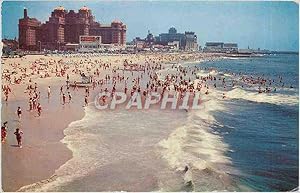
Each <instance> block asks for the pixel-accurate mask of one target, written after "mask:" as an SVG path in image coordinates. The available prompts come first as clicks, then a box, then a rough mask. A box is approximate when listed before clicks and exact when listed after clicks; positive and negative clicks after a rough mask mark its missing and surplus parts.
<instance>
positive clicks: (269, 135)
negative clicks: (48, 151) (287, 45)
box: [21, 55, 299, 191]
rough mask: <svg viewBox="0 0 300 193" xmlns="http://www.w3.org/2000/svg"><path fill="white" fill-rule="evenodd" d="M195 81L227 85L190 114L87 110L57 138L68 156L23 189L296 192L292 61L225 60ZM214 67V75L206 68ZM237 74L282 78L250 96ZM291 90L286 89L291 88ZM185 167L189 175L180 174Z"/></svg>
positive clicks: (296, 98)
mask: <svg viewBox="0 0 300 193" xmlns="http://www.w3.org/2000/svg"><path fill="white" fill-rule="evenodd" d="M189 65H196V66H199V67H201V68H202V70H200V71H199V72H198V74H199V75H207V74H209V73H210V74H213V75H215V76H217V77H226V79H227V80H229V81H231V80H235V81H236V82H237V84H236V85H235V86H234V87H233V88H231V89H230V90H227V91H226V99H222V94H223V92H225V91H224V89H222V88H218V89H217V90H216V91H213V92H211V93H210V94H209V95H208V96H202V99H203V101H205V102H204V103H202V105H201V108H200V109H199V110H193V111H188V112H185V111H182V110H176V111H174V110H173V111H172V110H163V111H162V110H157V109H150V110H143V111H134V110H130V111H128V110H124V109H119V110H114V111H111V110H106V111H99V110H97V109H95V108H94V107H93V105H92V104H91V105H90V106H89V107H86V108H85V116H84V118H83V119H82V120H78V121H75V122H73V123H71V124H70V125H69V126H68V128H67V129H65V131H64V133H65V135H66V137H65V138H64V139H63V140H62V142H63V143H65V144H66V145H67V146H68V148H70V149H71V150H72V152H73V158H72V159H71V160H69V161H68V162H66V163H65V164H64V165H62V166H61V167H60V168H59V169H58V170H56V171H55V175H54V176H53V177H52V178H51V179H49V180H48V181H47V182H43V183H36V184H32V185H29V186H26V187H23V188H21V190H23V191H24V190H26V191H122V190H123V191H215V190H218V191H287V190H292V189H293V188H295V187H298V177H299V176H298V170H299V168H298V161H299V160H298V157H299V155H298V149H299V144H298V132H299V128H298V121H299V120H298V113H299V111H298V105H299V96H298V79H299V74H298V55H275V56H264V57H257V58H247V59H234V60H233V59H224V60H219V61H212V62H205V63H201V64H189ZM211 67H213V68H214V69H215V70H213V71H211V70H210V71H209V70H208V68H211ZM232 72H234V73H240V75H245V76H255V77H256V76H262V75H264V76H265V77H270V78H273V79H275V78H276V79H278V75H280V76H282V77H283V81H284V82H285V85H286V86H284V87H281V85H280V88H279V86H278V89H277V91H276V92H274V93H261V94H258V93H257V91H255V89H256V88H253V87H247V88H246V87H241V83H240V79H239V77H240V75H239V76H235V75H234V74H232ZM291 85H292V86H293V88H290V86H291ZM186 166H188V167H189V170H188V172H186V173H185V172H183V170H184V168H185V167H186Z"/></svg>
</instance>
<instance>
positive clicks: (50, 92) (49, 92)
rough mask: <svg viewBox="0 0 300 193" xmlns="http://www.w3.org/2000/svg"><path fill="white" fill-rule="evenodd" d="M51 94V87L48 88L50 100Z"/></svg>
mask: <svg viewBox="0 0 300 193" xmlns="http://www.w3.org/2000/svg"><path fill="white" fill-rule="evenodd" d="M50 94H51V89H50V86H48V98H50Z"/></svg>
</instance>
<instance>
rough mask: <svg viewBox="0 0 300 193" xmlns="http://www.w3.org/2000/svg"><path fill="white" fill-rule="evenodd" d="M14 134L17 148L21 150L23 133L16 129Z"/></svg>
mask: <svg viewBox="0 0 300 193" xmlns="http://www.w3.org/2000/svg"><path fill="white" fill-rule="evenodd" d="M14 134H15V135H16V139H17V142H18V146H19V147H20V148H22V134H23V132H22V131H21V130H20V129H19V128H17V129H16V131H15V133H14Z"/></svg>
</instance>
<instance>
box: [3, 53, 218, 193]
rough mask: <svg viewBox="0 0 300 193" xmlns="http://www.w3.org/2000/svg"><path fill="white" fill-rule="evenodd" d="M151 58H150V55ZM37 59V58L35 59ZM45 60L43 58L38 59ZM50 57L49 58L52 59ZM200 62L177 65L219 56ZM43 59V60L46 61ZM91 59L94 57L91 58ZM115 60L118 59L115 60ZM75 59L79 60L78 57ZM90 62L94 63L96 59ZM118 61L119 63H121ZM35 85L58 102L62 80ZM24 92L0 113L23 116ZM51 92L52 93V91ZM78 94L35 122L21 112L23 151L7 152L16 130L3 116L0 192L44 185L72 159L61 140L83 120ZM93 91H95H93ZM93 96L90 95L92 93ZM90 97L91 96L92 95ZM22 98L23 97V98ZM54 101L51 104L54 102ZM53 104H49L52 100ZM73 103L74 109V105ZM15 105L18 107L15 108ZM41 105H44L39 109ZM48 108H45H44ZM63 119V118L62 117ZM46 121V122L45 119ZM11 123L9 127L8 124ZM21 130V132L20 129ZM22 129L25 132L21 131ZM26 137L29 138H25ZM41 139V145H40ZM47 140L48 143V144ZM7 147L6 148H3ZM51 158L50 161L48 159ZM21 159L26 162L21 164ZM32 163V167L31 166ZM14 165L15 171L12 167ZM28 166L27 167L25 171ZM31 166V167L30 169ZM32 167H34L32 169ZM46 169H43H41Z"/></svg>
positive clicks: (51, 107) (205, 57)
mask: <svg viewBox="0 0 300 193" xmlns="http://www.w3.org/2000/svg"><path fill="white" fill-rule="evenodd" d="M151 56H152V55H151ZM37 57H41V56H36V58H37ZM42 57H43V58H45V57H44V56H42ZM52 57H53V56H52ZM52 57H51V56H50V57H49V56H48V59H52ZM113 57H114V56H108V58H111V59H110V61H112V58H113ZM201 57H202V58H201V59H200V61H199V59H198V60H196V61H195V60H185V61H184V62H183V61H180V63H182V64H186V63H187V64H190V63H202V62H205V61H209V60H211V59H213V60H214V59H218V58H220V59H221V57H220V56H215V55H213V56H206V55H202V56H201ZM46 58H47V57H46ZM54 58H60V59H65V58H64V57H63V56H60V57H54ZM93 58H94V57H93ZM116 58H118V56H117V57H116ZM75 59H78V60H79V59H81V58H80V57H78V58H75ZM94 59H97V58H96V57H95V58H94ZM144 59H145V58H143V57H142V58H141V59H139V60H138V62H144ZM121 60H122V59H121ZM175 61H176V60H175ZM167 63H168V61H164V62H163V63H162V64H163V65H166V64H167ZM36 82H38V83H39V84H40V82H41V85H42V86H41V88H42V91H46V89H47V86H48V85H50V86H51V88H52V90H53V91H55V93H56V94H55V95H53V96H51V97H52V98H56V99H58V98H60V95H59V94H58V93H59V92H58V90H59V84H61V83H62V82H64V79H62V78H55V79H51V80H45V81H43V79H40V78H38V79H37V81H36ZM21 86H23V87H24V88H17V89H15V88H14V90H16V91H17V92H16V93H15V96H18V97H15V99H14V100H9V105H8V106H9V107H7V106H6V107H5V106H4V105H3V106H2V112H5V111H6V110H7V109H8V110H9V111H11V112H13V111H14V110H16V108H17V106H19V105H20V104H21V105H22V107H23V112H25V109H24V107H26V106H28V104H26V103H27V101H26V98H24V99H22V98H21V100H20V97H19V96H22V93H23V92H22V91H23V90H25V84H23V85H21ZM12 87H20V86H19V85H15V86H12ZM53 88H54V89H53ZM79 90H80V91H79V94H75V95H74V94H72V95H73V99H72V100H73V104H71V105H66V106H65V108H64V107H61V106H60V105H59V104H57V102H51V98H50V103H52V104H53V105H52V106H50V107H49V108H48V109H47V108H45V107H44V109H43V112H42V116H41V117H39V118H37V119H35V118H32V114H36V113H35V112H34V113H31V112H29V113H28V112H25V113H24V115H23V116H24V118H23V119H27V118H28V117H30V119H29V120H27V121H23V120H22V121H21V122H22V123H21V124H22V125H21V130H23V132H24V144H25V143H26V145H24V148H22V149H20V151H19V148H11V147H9V146H11V145H13V144H14V143H16V142H15V139H14V136H13V134H12V133H13V131H14V130H15V127H12V125H14V126H16V125H17V124H16V120H15V119H16V115H14V116H13V117H10V118H8V119H5V116H4V117H3V115H2V120H4V121H5V120H8V121H9V124H8V128H9V129H8V137H7V143H6V144H2V145H3V146H2V169H3V170H2V171H3V172H2V176H3V181H2V185H3V186H2V188H3V190H4V191H17V190H20V189H21V188H22V187H24V186H28V185H32V184H39V183H43V182H45V181H46V182H47V181H48V180H49V179H51V178H52V177H53V175H54V174H55V171H56V170H57V169H58V168H60V167H61V166H62V165H64V164H65V163H66V162H67V161H69V160H70V159H72V157H73V156H72V155H73V152H72V150H71V149H69V148H68V146H67V144H64V143H63V142H62V140H63V139H64V137H65V134H64V130H65V129H66V128H68V125H69V124H71V123H72V122H74V121H78V120H81V119H82V118H83V117H84V114H85V112H84V109H83V108H82V106H81V104H83V101H82V96H83V94H84V89H79ZM96 90H97V89H95V91H96ZM93 94H94V93H93ZM93 94H92V95H93ZM23 95H24V94H23ZM56 99H54V100H56ZM52 101H53V100H52ZM47 102H48V104H49V101H48V99H47V98H46V96H43V95H42V98H41V104H42V106H46V104H47ZM74 102H75V105H74ZM17 104H18V105H17ZM43 104H45V105H43ZM48 106H49V105H47V107H48ZM66 115H67V116H66ZM45 117H47V120H46V119H45ZM56 117H64V119H56ZM48 122H53V123H55V125H52V124H50V127H48V128H44V127H45V126H46V125H47V123H48ZM10 123H13V124H10ZM22 128H24V129H22ZM25 128H26V129H25ZM40 128H43V129H42V130H41V131H40V130H39V132H36V129H40ZM54 128H55V132H47V129H54ZM28 134H30V136H28ZM39 138H42V139H41V140H40V141H39V140H37V139H39ZM43 138H44V141H43ZM49 139H50V140H49ZM39 143H42V147H40V146H39V145H38V144H39ZM5 146H7V147H5ZM16 152H19V153H17V154H20V156H21V159H22V160H21V161H22V164H21V165H20V164H18V162H19V161H20V160H18V159H19V158H18V157H12V156H13V155H14V154H16ZM7 154H12V156H7V157H5V156H4V155H7ZM53 155H54V157H52V156H53ZM32 157H37V158H38V159H36V160H34V161H32V160H31V159H30V158H32ZM24 159H25V160H26V161H24ZM32 162H34V164H32ZM15 165H17V166H19V167H15ZM11 166H14V167H15V168H12V167H11ZM28 166H29V167H28ZM30 166H31V167H30ZM33 166H34V167H33ZM45 166H46V167H45ZM15 173H17V174H23V175H21V176H18V177H17V179H16V178H15V179H14V174H15Z"/></svg>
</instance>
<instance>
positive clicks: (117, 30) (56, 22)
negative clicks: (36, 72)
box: [19, 6, 126, 50]
mask: <svg viewBox="0 0 300 193" xmlns="http://www.w3.org/2000/svg"><path fill="white" fill-rule="evenodd" d="M94 19H95V17H94V16H93V15H92V11H91V10H90V9H89V8H88V7H86V6H84V7H82V8H80V9H79V11H78V12H77V13H76V12H75V11H74V10H70V11H67V10H65V9H64V8H63V7H61V6H59V7H57V8H55V9H54V11H53V12H52V13H51V16H50V17H49V20H48V21H46V23H41V22H40V21H38V20H37V19H36V18H30V17H28V15H27V9H24V18H21V19H19V48H20V49H23V50H42V49H48V50H60V49H63V48H64V45H66V44H67V43H79V37H80V36H82V35H85V36H101V41H102V42H101V43H102V44H114V45H118V46H120V45H121V46H122V45H125V44H126V25H125V24H123V23H122V22H121V21H113V22H112V23H111V24H109V25H106V24H100V23H99V22H96V21H94Z"/></svg>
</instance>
